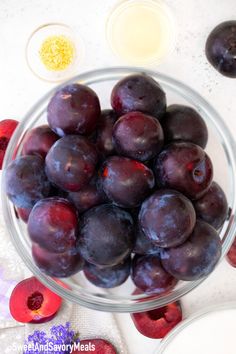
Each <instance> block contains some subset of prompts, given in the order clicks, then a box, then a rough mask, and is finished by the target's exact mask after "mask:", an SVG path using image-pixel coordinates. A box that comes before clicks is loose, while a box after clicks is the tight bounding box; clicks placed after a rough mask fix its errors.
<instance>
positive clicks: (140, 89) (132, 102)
mask: <svg viewBox="0 0 236 354" xmlns="http://www.w3.org/2000/svg"><path fill="white" fill-rule="evenodd" d="M111 106H112V108H113V109H114V111H115V112H116V113H117V114H118V115H119V116H121V115H123V114H126V113H128V112H133V111H140V112H143V113H146V114H150V115H151V116H154V117H156V118H158V119H160V118H161V117H162V116H163V114H164V113H165V110H166V95H165V92H164V91H163V90H162V88H161V86H160V85H159V84H158V83H157V82H156V81H155V80H154V79H152V78H151V77H150V76H147V75H145V74H134V75H129V76H126V77H125V78H124V79H122V80H120V81H118V83H117V84H116V85H115V86H114V88H113V90H112V93H111Z"/></svg>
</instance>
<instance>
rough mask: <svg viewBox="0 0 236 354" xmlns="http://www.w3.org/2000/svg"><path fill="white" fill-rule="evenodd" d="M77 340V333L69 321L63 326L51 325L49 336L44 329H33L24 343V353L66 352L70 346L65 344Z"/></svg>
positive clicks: (57, 353) (60, 353) (56, 353)
mask: <svg viewBox="0 0 236 354" xmlns="http://www.w3.org/2000/svg"><path fill="white" fill-rule="evenodd" d="M78 342H79V337H78V333H76V332H75V331H73V330H72V329H71V324H70V322H66V324H65V325H64V326H63V325H58V326H53V327H52V328H51V329H50V335H49V336H47V334H46V333H45V332H44V331H37V330H36V331H34V333H33V334H31V335H29V336H28V339H27V340H26V341H25V343H24V344H25V348H24V349H25V350H24V354H46V353H50V354H68V353H70V348H69V347H68V348H67V346H66V345H69V344H73V343H78Z"/></svg>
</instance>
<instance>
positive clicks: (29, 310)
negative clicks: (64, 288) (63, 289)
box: [9, 277, 62, 323]
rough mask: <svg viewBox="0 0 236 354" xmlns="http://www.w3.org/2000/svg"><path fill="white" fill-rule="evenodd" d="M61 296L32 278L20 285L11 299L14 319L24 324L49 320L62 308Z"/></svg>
mask: <svg viewBox="0 0 236 354" xmlns="http://www.w3.org/2000/svg"><path fill="white" fill-rule="evenodd" d="M61 303H62V299H61V298H60V296H58V295H56V294H55V293H53V292H52V291H51V290H49V289H48V288H46V287H45V286H44V285H43V284H42V283H40V281H39V280H38V279H37V278H35V277H31V278H28V279H25V280H23V281H21V282H20V283H18V284H17V285H16V287H15V288H14V289H13V291H12V293H11V297H10V302H9V306H10V312H11V315H12V317H13V318H14V319H15V320H16V321H18V322H22V323H29V322H32V321H37V322H39V321H41V320H45V319H46V318H48V319H49V320H50V319H51V318H52V316H53V315H55V313H56V312H57V311H58V310H59V308H60V307H61Z"/></svg>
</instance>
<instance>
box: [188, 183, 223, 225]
mask: <svg viewBox="0 0 236 354" xmlns="http://www.w3.org/2000/svg"><path fill="white" fill-rule="evenodd" d="M194 208H195V210H196V214H197V217H198V218H200V219H202V220H204V221H206V222H207V223H208V224H210V225H211V226H213V227H214V228H215V229H216V230H218V229H219V228H220V227H221V226H222V225H223V223H224V222H225V220H226V218H227V216H228V210H229V208H228V203H227V199H226V196H225V193H224V191H223V190H222V188H221V187H220V186H219V185H218V184H217V183H216V182H212V184H211V186H210V188H209V189H208V191H207V192H206V193H205V194H204V196H203V197H201V198H200V199H198V200H196V201H195V202H194Z"/></svg>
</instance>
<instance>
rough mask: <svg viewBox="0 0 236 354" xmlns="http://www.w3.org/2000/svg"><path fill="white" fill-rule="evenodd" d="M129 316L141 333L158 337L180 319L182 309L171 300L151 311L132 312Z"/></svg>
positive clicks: (163, 334) (150, 336)
mask: <svg viewBox="0 0 236 354" xmlns="http://www.w3.org/2000/svg"><path fill="white" fill-rule="evenodd" d="M131 318H132V320H133V322H134V325H135V327H136V328H137V330H138V331H139V332H140V333H141V334H142V335H144V336H146V337H149V338H158V339H160V338H163V337H164V336H165V335H166V334H167V333H168V332H170V330H171V329H172V328H174V327H175V326H176V325H177V324H178V323H179V322H180V321H181V320H182V310H181V306H180V304H179V303H177V302H173V303H171V304H168V305H166V306H164V307H161V308H158V309H154V310H151V311H146V312H140V313H133V314H131Z"/></svg>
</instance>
